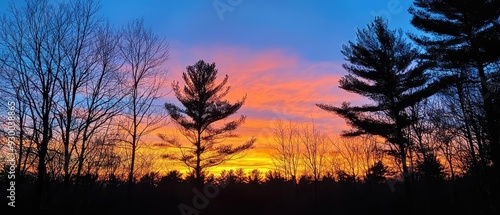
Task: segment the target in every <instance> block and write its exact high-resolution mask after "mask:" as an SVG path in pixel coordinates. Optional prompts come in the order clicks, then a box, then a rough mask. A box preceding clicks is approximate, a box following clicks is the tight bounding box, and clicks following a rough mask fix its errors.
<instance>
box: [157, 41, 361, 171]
mask: <svg viewBox="0 0 500 215" xmlns="http://www.w3.org/2000/svg"><path fill="white" fill-rule="evenodd" d="M171 52H172V54H171V59H170V60H169V62H168V63H167V64H168V67H169V75H168V79H169V81H171V80H178V81H180V83H181V84H183V83H182V79H181V74H182V72H184V71H185V68H186V66H188V65H192V64H194V63H195V62H196V61H198V60H200V59H203V60H205V61H206V62H215V63H216V65H217V68H218V70H219V77H223V76H224V75H226V74H227V75H229V82H228V85H230V86H231V91H230V92H229V94H228V96H227V99H229V100H230V101H236V100H238V99H241V98H242V97H243V96H244V95H247V100H246V102H245V105H244V106H243V107H242V108H241V109H240V110H239V112H238V114H244V115H246V116H247V120H246V123H245V124H244V125H242V126H241V127H240V129H239V130H238V133H240V134H241V137H240V138H237V139H234V140H227V141H228V142H229V141H230V143H237V142H243V141H245V140H248V139H250V138H251V137H252V136H253V137H256V138H257V143H256V145H255V149H252V150H250V151H249V152H247V153H246V156H245V157H244V158H242V159H239V160H234V161H230V162H227V163H225V164H223V165H221V166H220V167H218V168H214V169H212V171H214V172H219V171H221V170H222V169H226V168H233V169H236V168H239V167H241V168H244V169H256V168H258V169H261V170H267V169H272V168H273V166H272V161H271V160H270V157H269V151H268V149H267V146H266V144H267V143H268V142H269V140H270V135H271V133H270V132H271V128H273V126H274V123H275V119H276V118H280V119H283V120H288V119H291V120H294V121H298V122H305V121H311V120H314V122H315V123H316V125H317V126H318V127H319V128H321V129H322V130H323V131H324V132H325V133H329V134H338V133H339V132H340V131H341V130H343V129H347V128H348V127H347V126H346V125H345V123H344V120H343V119H341V118H339V117H337V116H335V115H333V114H332V113H328V112H325V111H323V110H321V109H320V108H318V107H316V106H315V104H317V103H327V104H333V105H340V103H341V102H342V101H364V100H363V98H362V97H360V96H357V95H355V94H351V93H347V92H345V91H343V90H342V89H339V88H338V80H339V78H340V77H341V76H342V75H343V74H345V71H344V69H343V68H342V67H341V65H340V64H339V63H337V62H312V61H307V60H304V59H301V58H300V56H299V55H294V54H290V53H287V52H286V51H284V50H280V49H268V50H257V51H256V50H252V49H251V48H244V47H232V46H226V47H203V48H195V49H191V48H189V47H184V46H183V45H181V44H176V45H174V46H173V47H172V48H171ZM167 100H168V101H170V102H173V101H175V100H176V99H175V96H174V95H173V93H171V94H169V95H168V96H167ZM235 117H236V116H235ZM171 129H174V128H173V127H172V126H167V127H166V128H164V129H162V131H168V130H171ZM179 168H182V167H180V166H179ZM179 168H178V169H179Z"/></svg>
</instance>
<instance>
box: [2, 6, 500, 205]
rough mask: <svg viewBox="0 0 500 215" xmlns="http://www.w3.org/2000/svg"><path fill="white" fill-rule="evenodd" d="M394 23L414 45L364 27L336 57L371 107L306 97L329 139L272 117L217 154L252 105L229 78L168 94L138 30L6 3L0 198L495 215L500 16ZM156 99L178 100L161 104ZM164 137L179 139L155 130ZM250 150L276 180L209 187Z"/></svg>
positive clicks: (447, 15)
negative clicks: (259, 150)
mask: <svg viewBox="0 0 500 215" xmlns="http://www.w3.org/2000/svg"><path fill="white" fill-rule="evenodd" d="M408 11H409V13H410V14H411V15H412V19H411V20H408V21H409V22H411V24H412V25H413V26H414V27H415V28H416V29H417V30H418V31H420V32H419V33H420V34H412V33H407V32H404V29H389V27H388V21H387V20H384V19H383V18H381V17H375V19H374V20H373V22H371V23H367V25H366V27H364V28H359V29H358V30H357V32H356V35H355V36H356V38H355V39H354V40H351V41H345V43H344V45H343V46H342V47H341V50H340V52H341V53H342V54H343V55H344V57H345V63H344V64H343V65H342V66H343V68H344V70H345V75H344V76H343V77H342V78H341V79H340V80H339V83H338V84H339V87H340V88H341V89H342V90H345V91H347V92H350V93H355V94H358V95H361V96H363V97H365V98H366V99H367V100H369V101H370V102H369V103H367V104H362V105H359V106H356V105H353V104H351V101H343V102H342V103H341V104H325V103H322V101H318V103H317V104H316V106H317V111H318V112H322V111H327V112H331V113H332V115H331V117H332V118H333V117H341V118H343V119H344V120H345V121H346V123H347V125H349V127H350V128H349V129H348V130H345V131H343V132H342V133H341V134H338V135H339V137H338V138H336V135H337V134H329V133H328V132H327V131H324V130H321V129H320V128H319V127H318V126H316V125H315V123H314V120H313V119H312V120H311V123H299V122H294V121H292V120H289V119H273V120H275V122H276V123H275V124H274V125H273V126H274V127H273V128H271V130H272V132H270V138H269V139H268V140H257V139H256V138H255V137H251V138H249V139H248V140H244V141H243V142H241V143H240V144H229V143H227V142H226V141H225V140H226V139H228V138H235V137H239V134H238V133H237V130H238V128H239V127H240V126H241V125H243V124H244V123H245V120H246V116H245V115H240V116H237V115H239V114H240V113H239V112H238V111H239V110H240V108H241V107H243V106H244V105H245V102H246V98H247V94H252V92H246V93H247V94H245V95H238V96H239V98H241V99H239V100H236V101H228V100H227V98H226V96H227V95H228V93H230V90H231V87H230V85H231V79H230V78H231V77H229V76H227V75H225V76H223V75H220V73H223V72H224V71H220V72H219V70H218V68H217V66H216V62H212V63H211V62H205V61H204V60H202V59H201V60H199V61H197V62H193V64H192V65H186V70H185V71H182V79H181V80H171V81H172V83H171V84H170V85H168V83H167V80H166V75H167V70H166V69H165V63H166V62H168V60H169V55H170V50H169V45H168V41H167V40H166V39H165V37H163V36H161V35H157V34H155V33H153V31H152V30H151V29H148V28H146V27H145V26H144V23H143V20H141V19H137V20H131V21H130V22H129V23H128V24H127V25H125V26H121V27H111V26H110V24H109V23H108V21H107V20H106V19H105V18H104V16H103V15H102V14H101V13H100V4H99V2H97V1H90V0H75V1H68V2H66V1H64V2H58V3H56V2H51V1H48V0H26V1H25V4H24V5H22V6H16V5H14V4H12V6H11V7H10V9H9V11H8V12H7V14H3V16H2V17H1V19H2V20H1V24H0V31H1V32H0V68H1V73H0V83H1V85H2V88H1V90H0V97H1V98H0V100H1V101H2V104H1V109H2V110H5V111H4V112H5V113H8V114H4V115H2V116H1V118H0V120H1V122H2V124H4V125H5V126H6V128H8V129H4V130H2V137H1V138H0V141H1V145H0V153H1V155H2V160H0V164H1V165H2V169H1V170H0V172H1V173H2V175H1V177H0V182H1V186H0V188H1V189H2V190H8V189H10V190H11V191H13V190H12V189H13V188H15V200H12V199H9V198H7V201H10V202H11V204H14V203H12V201H14V202H15V204H16V207H15V208H14V207H12V205H9V204H7V203H6V204H5V205H6V207H9V211H13V212H14V213H15V212H16V211H17V212H18V213H30V214H63V213H64V214H68V213H70V214H94V213H98V214H101V213H102V214H123V213H129V212H135V213H146V214H159V213H161V214H165V213H166V214H171V213H172V214H309V213H320V214H334V213H340V214H344V213H353V214H362V213H363V214H366V213H372V214H442V213H444V214H450V213H458V214H497V213H499V211H500V208H499V206H500V205H499V203H500V192H499V190H500V187H499V186H500V4H499V3H498V1H493V0H478V1H467V0H460V1H454V0H415V1H413V4H412V6H411V7H410V8H408ZM334 84H337V83H332V85H334ZM170 90H171V93H173V94H175V97H176V99H177V101H176V102H175V103H172V102H165V103H164V104H161V105H158V103H161V102H164V100H163V99H164V98H165V96H166V94H165V92H170ZM260 96H265V95H260ZM331 96H332V97H334V96H335V95H331ZM9 111H10V112H9ZM229 119H232V120H229ZM270 120H271V119H270ZM169 123H171V124H172V125H174V128H175V129H176V131H177V135H170V134H166V133H162V132H159V130H161V128H163V127H164V126H165V125H167V124H169ZM10 128H12V129H11V130H9V129H10ZM12 131H14V132H12ZM157 134H159V135H157ZM150 135H157V136H158V138H159V139H160V140H161V143H153V142H151V141H148V138H147V137H148V136H150ZM256 141H262V142H265V141H267V145H266V147H268V148H269V159H270V161H272V164H273V167H274V169H272V170H269V171H268V172H261V171H260V170H258V169H255V170H252V171H248V172H245V171H244V170H243V169H242V168H236V167H235V168H234V170H223V171H222V172H221V173H220V174H217V175H214V174H213V173H211V171H210V170H211V168H213V167H217V166H219V165H221V164H223V163H225V162H227V161H229V160H235V159H241V158H242V157H244V156H245V153H247V152H248V151H250V150H253V148H254V144H255V143H256ZM145 148H146V149H149V150H151V151H155V152H158V154H154V155H152V154H143V153H141V150H142V149H145ZM163 152H164V153H163ZM3 158H5V159H3ZM8 158H12V159H8ZM13 158H15V160H14V159H13ZM159 160H162V161H163V160H166V161H169V162H176V163H178V164H181V165H184V166H185V167H187V168H188V169H189V171H188V172H187V173H185V174H182V173H180V172H179V171H177V170H171V171H168V172H167V173H165V174H164V175H162V174H160V173H159V172H158V171H155V170H151V169H152V168H151V166H152V165H153V163H154V162H155V161H159ZM165 168H166V169H172V168H171V166H166V167H165ZM11 193H12V192H11Z"/></svg>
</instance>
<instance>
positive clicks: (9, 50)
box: [0, 0, 67, 210]
mask: <svg viewBox="0 0 500 215" xmlns="http://www.w3.org/2000/svg"><path fill="white" fill-rule="evenodd" d="M10 12H11V15H12V16H9V17H8V18H7V16H4V18H3V20H2V29H1V32H2V38H1V39H2V41H1V42H0V43H1V45H2V47H1V48H2V51H3V53H2V54H3V55H2V56H1V61H2V63H3V66H5V67H6V68H7V69H8V70H9V71H11V72H14V73H11V74H13V75H15V76H14V77H17V81H18V83H17V86H19V87H20V90H21V92H22V95H23V99H24V101H23V102H24V103H25V104H27V106H28V107H29V112H28V116H29V122H27V124H29V125H30V126H31V128H32V129H33V133H32V137H31V138H32V141H33V142H34V143H35V145H36V154H37V155H38V156H37V157H38V159H37V164H36V165H37V186H36V200H35V207H36V208H37V210H38V209H40V208H42V207H45V205H44V203H42V201H43V200H44V199H45V198H44V195H46V194H47V192H46V191H47V189H46V181H47V179H48V174H47V163H46V162H47V155H48V152H49V145H50V144H49V143H51V142H52V140H53V128H54V111H55V109H56V100H57V97H56V95H57V93H58V90H59V89H58V87H57V77H58V76H59V75H60V74H61V73H62V72H63V68H64V67H63V66H62V65H63V64H62V63H63V62H62V61H63V59H64V53H62V52H58V51H56V50H61V49H62V48H63V47H62V46H63V45H64V44H63V43H61V40H60V38H61V37H63V36H64V33H65V29H66V27H67V26H65V23H66V22H65V21H66V20H65V16H64V10H63V7H57V6H54V5H51V4H49V2H48V1H36V0H28V1H26V5H25V6H24V7H22V8H20V7H15V6H12V7H11V8H10Z"/></svg>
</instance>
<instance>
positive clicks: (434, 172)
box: [417, 153, 445, 183]
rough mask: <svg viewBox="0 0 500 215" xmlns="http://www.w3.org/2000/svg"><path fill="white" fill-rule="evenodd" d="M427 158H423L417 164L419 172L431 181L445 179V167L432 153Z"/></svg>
mask: <svg viewBox="0 0 500 215" xmlns="http://www.w3.org/2000/svg"><path fill="white" fill-rule="evenodd" d="M427 156H428V157H427V158H425V159H423V161H422V162H420V163H419V164H418V165H417V170H418V172H417V174H419V175H421V176H422V178H423V179H424V180H426V181H428V182H430V183H435V182H439V181H442V180H444V177H445V174H444V167H443V165H442V164H441V163H440V162H439V161H438V160H437V158H436V156H435V155H434V154H432V153H429V154H427Z"/></svg>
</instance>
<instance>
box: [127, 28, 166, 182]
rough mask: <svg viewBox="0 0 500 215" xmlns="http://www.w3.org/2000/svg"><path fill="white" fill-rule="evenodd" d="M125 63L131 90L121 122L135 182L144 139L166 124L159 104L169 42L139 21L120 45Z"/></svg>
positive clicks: (131, 180)
mask: <svg viewBox="0 0 500 215" xmlns="http://www.w3.org/2000/svg"><path fill="white" fill-rule="evenodd" d="M119 49H120V53H121V55H120V56H121V57H122V58H123V61H124V68H123V72H124V74H125V78H124V81H123V82H124V85H125V87H126V88H127V89H129V90H130V91H129V93H128V94H127V95H128V97H127V98H128V100H127V105H126V108H125V120H124V121H123V122H122V123H120V126H121V129H122V130H123V131H124V132H125V138H124V141H125V142H126V143H128V144H129V146H130V166H129V167H130V168H129V171H128V183H129V184H130V185H132V184H133V182H134V170H135V162H136V152H137V149H138V147H139V145H140V143H141V141H142V137H143V136H144V135H147V134H149V133H151V132H152V131H154V130H156V129H158V128H159V127H161V126H162V125H164V123H163V121H164V119H165V116H164V115H163V114H161V112H160V108H158V106H155V102H156V101H157V100H158V99H160V98H161V97H162V96H163V93H162V92H161V89H162V87H163V84H164V82H165V75H166V70H165V69H164V68H163V67H162V66H163V64H164V63H165V62H166V61H167V59H168V44H167V43H166V41H165V39H163V38H161V37H159V36H158V35H155V34H154V33H153V31H152V30H151V29H146V28H145V27H144V23H143V21H142V20H135V21H133V22H131V23H129V24H128V25H127V27H126V28H125V29H124V30H123V32H122V38H121V41H120V45H119Z"/></svg>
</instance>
